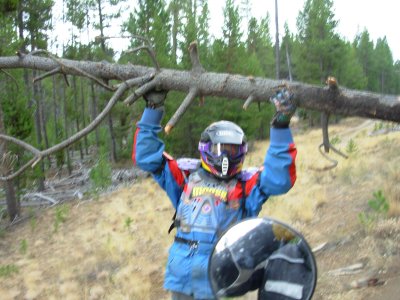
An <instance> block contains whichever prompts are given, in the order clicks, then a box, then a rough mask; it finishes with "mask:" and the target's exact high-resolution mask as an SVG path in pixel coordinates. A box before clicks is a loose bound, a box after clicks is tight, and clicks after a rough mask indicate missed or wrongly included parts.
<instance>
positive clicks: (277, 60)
mask: <svg viewBox="0 0 400 300" xmlns="http://www.w3.org/2000/svg"><path fill="white" fill-rule="evenodd" d="M278 21H279V17H278V0H275V28H276V32H275V77H276V79H279V78H280V54H279V22H278Z"/></svg>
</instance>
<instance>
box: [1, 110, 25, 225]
mask: <svg viewBox="0 0 400 300" xmlns="http://www.w3.org/2000/svg"><path fill="white" fill-rule="evenodd" d="M0 133H5V128H4V122H3V107H2V104H1V103H0ZM9 159H10V157H9V156H7V144H6V143H5V142H4V141H0V160H1V163H0V173H1V175H2V176H5V175H8V174H9V173H10V172H11V169H12V166H11V165H10V164H9V163H8V162H7V160H9ZM2 185H3V188H4V192H5V196H6V203H7V213H8V216H9V218H10V221H13V220H14V219H15V217H17V216H18V215H19V214H20V203H19V200H18V198H17V197H16V195H15V190H14V181H13V180H6V181H4V182H3V184H2Z"/></svg>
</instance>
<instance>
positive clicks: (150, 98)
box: [143, 89, 168, 109]
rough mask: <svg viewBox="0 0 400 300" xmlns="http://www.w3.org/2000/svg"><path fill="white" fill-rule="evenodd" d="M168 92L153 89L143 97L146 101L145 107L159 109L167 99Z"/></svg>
mask: <svg viewBox="0 0 400 300" xmlns="http://www.w3.org/2000/svg"><path fill="white" fill-rule="evenodd" d="M167 93H168V91H165V90H161V89H154V90H151V91H150V92H148V93H146V94H144V95H143V98H144V100H145V101H146V107H149V108H152V109H158V108H159V109H161V108H163V107H164V102H165V98H166V97H167Z"/></svg>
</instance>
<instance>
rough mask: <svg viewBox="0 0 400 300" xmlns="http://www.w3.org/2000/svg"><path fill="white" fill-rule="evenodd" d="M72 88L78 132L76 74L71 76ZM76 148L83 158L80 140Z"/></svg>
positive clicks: (78, 115) (78, 116)
mask: <svg viewBox="0 0 400 300" xmlns="http://www.w3.org/2000/svg"><path fill="white" fill-rule="evenodd" d="M72 88H73V90H74V107H75V114H76V115H75V125H76V132H79V130H80V128H79V119H80V113H79V108H78V107H79V106H78V87H77V85H76V76H74V77H73V79H72ZM78 148H79V154H80V156H81V160H83V149H82V143H81V141H79V142H78Z"/></svg>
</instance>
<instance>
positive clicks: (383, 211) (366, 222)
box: [358, 190, 389, 230]
mask: <svg viewBox="0 0 400 300" xmlns="http://www.w3.org/2000/svg"><path fill="white" fill-rule="evenodd" d="M373 196H374V197H373V198H372V199H370V200H369V201H368V206H369V208H370V209H371V210H372V211H371V212H361V213H359V214H358V219H359V221H360V223H361V224H362V225H363V226H365V227H366V228H367V230H371V229H372V227H373V226H374V224H375V223H376V221H377V220H378V219H379V218H381V217H386V216H387V213H388V211H389V202H388V201H387V200H386V197H385V196H384V194H383V192H382V190H378V191H375V192H374V193H373Z"/></svg>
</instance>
